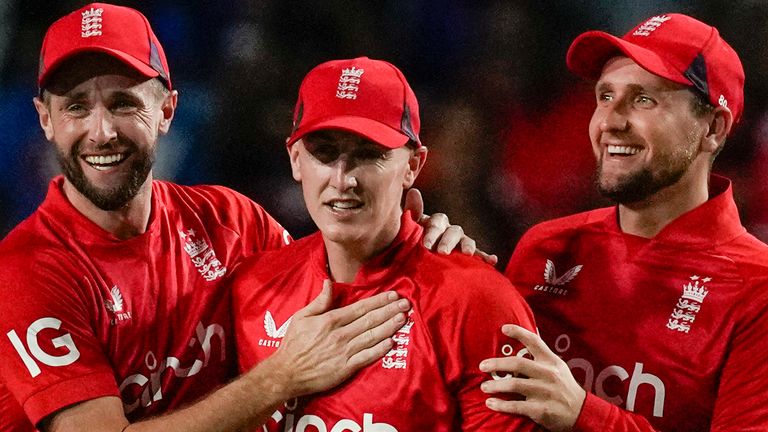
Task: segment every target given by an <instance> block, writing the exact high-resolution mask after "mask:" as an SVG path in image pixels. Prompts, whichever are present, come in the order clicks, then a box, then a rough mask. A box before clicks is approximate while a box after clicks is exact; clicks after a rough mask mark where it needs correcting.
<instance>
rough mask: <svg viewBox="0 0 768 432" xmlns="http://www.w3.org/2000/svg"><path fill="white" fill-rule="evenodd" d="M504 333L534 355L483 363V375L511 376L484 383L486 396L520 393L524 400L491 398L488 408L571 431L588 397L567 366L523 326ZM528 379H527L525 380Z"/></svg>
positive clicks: (508, 326)
mask: <svg viewBox="0 0 768 432" xmlns="http://www.w3.org/2000/svg"><path fill="white" fill-rule="evenodd" d="M501 330H502V332H503V333H504V334H505V335H507V336H509V337H511V338H513V339H517V340H518V341H520V342H521V343H522V344H523V345H525V347H526V348H527V349H528V352H529V353H530V354H531V355H533V360H531V359H529V358H525V357H517V356H511V357H501V358H493V359H487V360H483V361H482V362H481V363H480V370H481V371H483V372H488V373H491V372H508V373H510V375H508V376H507V377H505V378H501V379H494V380H490V381H486V382H484V383H483V384H482V385H481V386H480V388H481V389H482V391H483V392H485V393H518V394H521V395H523V396H524V397H525V399H524V400H503V399H499V398H493V397H491V398H488V399H487V400H486V405H487V406H488V408H490V409H492V410H494V411H499V412H506V413H510V414H518V415H524V416H526V417H529V418H530V419H531V420H533V421H535V422H536V423H538V424H540V425H542V426H544V427H545V428H547V429H549V430H551V431H554V432H559V431H569V430H571V429H572V428H573V425H575V424H576V420H577V419H578V417H579V413H580V412H581V407H582V405H583V404H584V399H585V398H586V396H587V393H586V392H585V391H584V389H583V388H581V386H580V385H579V383H578V382H576V379H575V378H574V377H573V374H571V370H570V369H569V368H568V365H567V364H566V363H565V362H564V361H563V359H561V358H560V357H558V356H557V355H556V354H555V353H553V352H552V350H550V349H549V347H547V345H546V344H545V343H544V341H543V340H542V339H541V338H540V337H539V335H537V334H535V333H532V332H530V331H528V330H526V329H524V328H522V327H520V326H517V325H513V324H507V325H504V326H503V327H502V328H501ZM526 377H527V378H526Z"/></svg>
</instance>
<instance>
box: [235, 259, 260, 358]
mask: <svg viewBox="0 0 768 432" xmlns="http://www.w3.org/2000/svg"><path fill="white" fill-rule="evenodd" d="M260 258H261V256H260V255H259V254H257V255H254V256H252V257H249V258H248V259H246V261H245V262H243V264H242V265H241V266H240V267H238V268H237V270H235V272H234V273H232V276H231V278H230V283H231V285H232V310H233V314H234V323H235V343H236V345H237V364H238V367H239V369H240V373H243V372H246V371H248V370H249V369H251V367H253V366H255V365H256V364H257V363H259V362H260V361H261V360H263V359H261V358H259V357H258V355H257V349H256V348H257V346H258V345H257V344H258V342H257V339H256V337H255V335H256V334H257V330H260V328H261V327H262V326H264V322H263V319H264V318H263V316H259V314H257V313H253V312H252V311H260V310H261V302H260V301H259V299H260V297H259V293H258V290H255V289H253V285H254V284H255V283H256V279H255V277H253V276H252V275H253V274H254V271H253V269H254V266H255V265H256V263H257V262H258V261H259V259H260Z"/></svg>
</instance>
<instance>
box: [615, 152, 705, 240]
mask: <svg viewBox="0 0 768 432" xmlns="http://www.w3.org/2000/svg"><path fill="white" fill-rule="evenodd" d="M695 171H696V170H694V169H693V167H691V169H689V170H688V172H686V173H685V174H684V175H683V177H682V178H681V179H680V180H679V181H678V182H677V183H675V184H673V185H670V186H667V187H665V188H664V189H662V190H660V191H658V192H656V193H655V194H653V195H652V196H651V197H649V198H647V199H646V200H643V201H640V202H636V203H631V204H619V225H620V227H621V230H622V231H623V232H625V233H627V234H633V235H636V236H639V237H644V238H653V237H655V236H656V235H657V234H658V233H659V232H661V230H662V229H664V227H666V226H667V225H669V224H670V223H671V222H672V221H674V220H675V219H677V218H678V217H680V216H681V215H682V214H684V213H686V212H688V211H690V210H693V209H694V208H696V207H698V206H700V205H702V204H704V203H705V202H706V201H707V200H708V199H709V183H708V181H709V170H703V171H701V170H700V171H699V172H703V173H704V174H703V175H702V174H698V175H697V174H696V173H695Z"/></svg>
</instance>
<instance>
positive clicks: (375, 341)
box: [41, 286, 410, 432]
mask: <svg viewBox="0 0 768 432" xmlns="http://www.w3.org/2000/svg"><path fill="white" fill-rule="evenodd" d="M330 305H331V292H330V287H329V286H326V287H324V289H323V291H322V292H321V294H320V295H319V296H318V297H317V298H316V299H315V300H314V301H313V302H312V303H310V304H309V305H308V306H307V307H305V308H304V309H302V310H301V311H299V312H297V313H296V316H294V320H293V322H292V324H291V326H290V328H289V331H288V333H287V334H286V336H285V338H284V339H283V343H282V344H281V346H280V348H279V349H278V350H277V351H276V352H275V354H273V355H272V356H271V357H269V358H267V359H266V360H265V361H263V362H262V363H260V364H259V365H257V366H256V367H254V368H253V369H251V370H250V371H248V372H246V373H245V374H243V375H242V376H240V377H239V378H237V379H235V380H234V381H232V382H231V383H229V384H227V385H225V386H223V387H221V388H220V389H218V390H217V391H215V392H213V393H212V394H210V395H209V396H207V397H206V398H204V399H202V400H201V401H199V402H196V403H194V404H192V405H190V406H188V407H186V408H183V409H180V410H177V411H174V412H172V413H169V414H166V415H163V416H159V417H156V418H153V419H150V420H146V421H142V422H138V423H134V424H129V422H128V420H127V419H126V417H125V415H124V414H123V406H122V402H121V400H120V399H119V398H117V397H101V398H97V399H93V400H89V401H86V402H83V403H80V404H77V405H74V406H71V407H67V408H65V409H63V410H61V411H58V412H56V413H54V414H52V415H50V416H48V417H47V418H46V419H44V420H43V422H42V426H41V428H42V430H43V431H55V432H69V431H81V430H88V431H96V432H101V431H104V432H113V431H115V432H119V431H135V432H139V431H163V432H172V431H186V432H195V431H219V430H221V431H231V430H249V429H253V428H254V427H257V426H259V425H261V424H263V423H265V422H266V421H267V419H268V418H269V417H270V416H271V415H272V413H273V412H274V411H275V410H276V409H277V408H278V407H279V405H280V404H282V403H283V402H284V401H286V400H288V399H291V398H294V397H298V396H302V395H305V394H309V393H314V392H318V391H322V390H326V389H329V388H332V387H335V386H336V385H338V384H340V383H341V382H342V381H344V380H345V379H347V378H348V377H349V376H350V375H351V374H352V373H354V372H355V371H357V370H358V369H360V368H362V367H363V366H365V365H367V364H369V363H371V362H373V361H374V360H376V359H378V358H380V357H381V356H383V355H384V354H385V353H386V352H387V351H389V349H390V348H391V347H392V341H391V339H390V337H391V336H392V335H393V334H394V332H395V331H397V329H399V328H400V327H401V326H402V325H403V323H404V320H405V316H404V314H403V312H404V311H407V310H408V309H409V308H410V305H409V303H408V302H407V301H406V300H402V299H398V297H397V294H396V293H393V292H388V293H382V294H379V295H377V296H374V297H371V298H367V299H364V300H361V301H359V302H357V303H354V304H352V305H349V306H346V307H343V308H339V309H334V310H328V309H329V307H330Z"/></svg>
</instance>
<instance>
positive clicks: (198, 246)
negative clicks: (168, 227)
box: [179, 229, 227, 282]
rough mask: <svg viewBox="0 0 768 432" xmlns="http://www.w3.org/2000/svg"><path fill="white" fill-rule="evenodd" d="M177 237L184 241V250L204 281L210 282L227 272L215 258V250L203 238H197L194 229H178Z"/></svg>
mask: <svg viewBox="0 0 768 432" xmlns="http://www.w3.org/2000/svg"><path fill="white" fill-rule="evenodd" d="M179 237H181V240H182V241H184V252H186V253H187V255H189V258H190V259H191V260H192V264H193V265H194V266H195V268H196V269H197V271H198V272H199V273H200V275H201V276H203V278H204V279H205V280H206V281H208V282H211V281H214V280H216V279H219V278H220V277H222V276H224V275H225V274H227V268H226V267H225V266H224V264H222V263H221V261H219V259H218V258H216V252H214V251H213V248H212V247H211V246H210V245H209V244H208V243H207V242H206V241H205V239H198V238H197V233H196V232H195V230H193V229H188V230H186V231H183V230H179Z"/></svg>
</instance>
